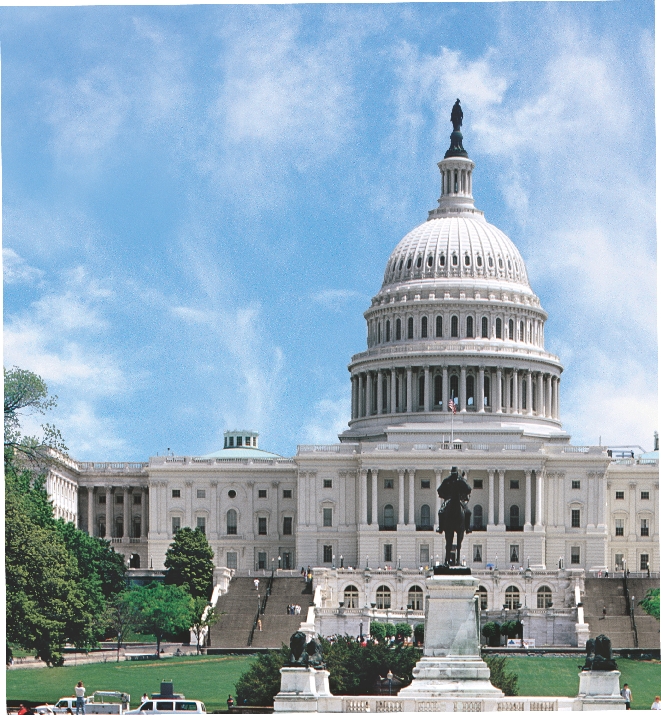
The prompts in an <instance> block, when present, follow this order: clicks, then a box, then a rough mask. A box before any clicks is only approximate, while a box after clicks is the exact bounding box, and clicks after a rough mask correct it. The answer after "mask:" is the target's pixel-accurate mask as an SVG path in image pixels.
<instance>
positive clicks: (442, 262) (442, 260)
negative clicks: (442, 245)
mask: <svg viewBox="0 0 661 715" xmlns="http://www.w3.org/2000/svg"><path fill="white" fill-rule="evenodd" d="M438 262H439V263H440V264H441V268H443V266H444V265H445V253H441V256H440V258H439V259H438Z"/></svg>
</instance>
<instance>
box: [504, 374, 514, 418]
mask: <svg viewBox="0 0 661 715" xmlns="http://www.w3.org/2000/svg"><path fill="white" fill-rule="evenodd" d="M504 378H505V379H504V380H503V383H504V384H503V387H504V388H505V395H504V400H503V412H505V414H509V413H510V407H511V406H512V405H511V404H510V397H511V395H512V393H511V392H510V380H511V379H512V378H511V374H510V371H509V370H506V371H505V375H504Z"/></svg>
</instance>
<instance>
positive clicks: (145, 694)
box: [140, 693, 149, 705]
mask: <svg viewBox="0 0 661 715" xmlns="http://www.w3.org/2000/svg"><path fill="white" fill-rule="evenodd" d="M147 700H149V696H148V695H147V693H143V694H142V697H141V698H140V704H141V705H142V703H146V702H147Z"/></svg>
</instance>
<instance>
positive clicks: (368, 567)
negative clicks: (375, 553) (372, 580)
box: [365, 556, 370, 571]
mask: <svg viewBox="0 0 661 715" xmlns="http://www.w3.org/2000/svg"><path fill="white" fill-rule="evenodd" d="M369 570H370V557H369V556H366V557H365V571H369Z"/></svg>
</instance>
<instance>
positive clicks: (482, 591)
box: [473, 559, 487, 611]
mask: <svg viewBox="0 0 661 715" xmlns="http://www.w3.org/2000/svg"><path fill="white" fill-rule="evenodd" d="M473 560H475V559H473ZM477 593H478V595H479V597H480V611H486V610H487V589H486V588H484V586H478V589H477Z"/></svg>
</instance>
